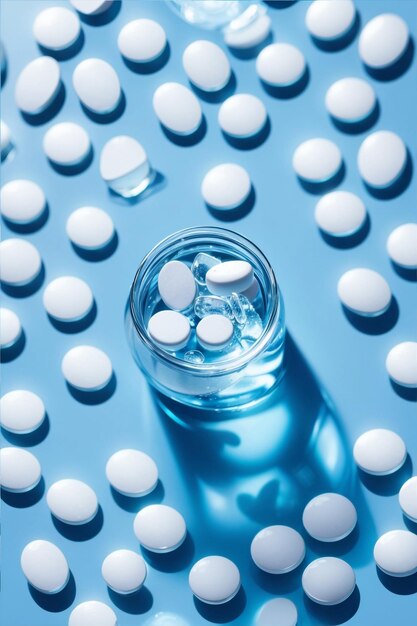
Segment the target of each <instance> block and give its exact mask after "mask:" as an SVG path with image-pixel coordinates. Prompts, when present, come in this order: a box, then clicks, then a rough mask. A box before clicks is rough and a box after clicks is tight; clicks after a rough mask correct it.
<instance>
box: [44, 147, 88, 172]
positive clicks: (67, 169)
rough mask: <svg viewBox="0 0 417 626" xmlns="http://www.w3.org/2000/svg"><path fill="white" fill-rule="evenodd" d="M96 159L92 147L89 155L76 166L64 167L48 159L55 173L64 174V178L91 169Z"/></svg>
mask: <svg viewBox="0 0 417 626" xmlns="http://www.w3.org/2000/svg"><path fill="white" fill-rule="evenodd" d="M93 158H94V148H93V146H92V145H90V149H89V151H88V154H86V156H85V157H84V158H83V159H82V160H81V161H80V162H79V163H75V164H74V165H62V164H60V163H54V161H51V159H48V163H49V165H50V166H51V167H52V169H53V170H55V172H57V173H58V174H62V176H77V174H81V173H82V172H84V171H85V170H86V169H87V168H88V167H90V165H91V163H92V162H93Z"/></svg>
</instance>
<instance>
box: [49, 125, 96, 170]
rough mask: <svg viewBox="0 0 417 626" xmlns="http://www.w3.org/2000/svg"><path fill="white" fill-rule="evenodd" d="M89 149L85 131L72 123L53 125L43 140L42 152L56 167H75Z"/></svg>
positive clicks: (88, 140) (88, 139)
mask: <svg viewBox="0 0 417 626" xmlns="http://www.w3.org/2000/svg"><path fill="white" fill-rule="evenodd" d="M90 149H91V144H90V137H89V136H88V133H87V131H86V130H84V128H83V127H82V126H80V125H79V124H74V123H73V122H61V123H60V124H54V126H51V128H50V129H49V130H48V131H47V132H46V133H45V136H44V138H43V151H44V152H45V154H46V156H47V157H48V159H49V160H50V161H52V162H53V163H56V164H57V165H63V166H70V165H77V164H78V163H81V162H82V161H83V160H84V159H85V158H86V157H87V155H88V153H89V152H90Z"/></svg>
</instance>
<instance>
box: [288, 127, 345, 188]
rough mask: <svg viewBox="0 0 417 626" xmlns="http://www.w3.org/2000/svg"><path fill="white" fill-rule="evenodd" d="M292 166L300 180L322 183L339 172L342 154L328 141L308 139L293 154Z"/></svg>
mask: <svg viewBox="0 0 417 626" xmlns="http://www.w3.org/2000/svg"><path fill="white" fill-rule="evenodd" d="M292 165H293V168H294V170H295V172H296V174H297V176H299V177H300V178H303V179H304V180H307V181H309V182H312V183H322V182H325V181H326V180H329V179H330V178H332V177H333V176H335V175H336V174H337V172H338V171H339V170H340V168H341V166H342V153H341V152H340V149H339V147H338V146H337V145H336V144H335V143H334V142H333V141H330V140H329V139H322V138H316V139H309V140H308V141H304V143H302V144H300V145H299V146H298V148H297V149H296V151H295V152H294V155H293V158H292Z"/></svg>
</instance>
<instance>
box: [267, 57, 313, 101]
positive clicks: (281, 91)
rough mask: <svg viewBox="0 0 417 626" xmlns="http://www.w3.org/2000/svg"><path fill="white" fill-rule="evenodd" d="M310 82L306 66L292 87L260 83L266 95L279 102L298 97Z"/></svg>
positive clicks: (308, 69) (308, 70)
mask: <svg viewBox="0 0 417 626" xmlns="http://www.w3.org/2000/svg"><path fill="white" fill-rule="evenodd" d="M309 82H310V68H309V67H308V65H306V68H305V70H304V72H303V74H302V76H300V78H299V79H298V80H297V81H296V82H295V83H293V84H292V85H286V86H280V87H279V86H274V85H268V83H265V82H264V81H261V84H262V87H263V88H264V89H265V91H266V93H267V94H269V95H270V96H272V98H277V99H279V100H289V99H291V98H296V97H297V96H299V95H300V94H301V93H302V92H303V91H305V89H306V88H307V86H308V84H309Z"/></svg>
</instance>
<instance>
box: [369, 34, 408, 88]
mask: <svg viewBox="0 0 417 626" xmlns="http://www.w3.org/2000/svg"><path fill="white" fill-rule="evenodd" d="M414 50H415V44H414V39H413V38H412V37H411V36H410V39H409V41H408V45H407V48H406V49H405V50H404V54H403V55H402V56H401V58H399V59H398V60H397V61H396V62H395V63H393V64H392V65H390V66H389V67H386V68H382V69H374V68H372V67H369V66H367V65H365V66H364V67H365V69H366V71H367V72H368V74H369V75H370V76H371V77H372V78H373V79H375V80H379V81H381V82H387V81H390V80H395V79H396V78H400V76H402V75H403V74H405V72H406V71H407V70H408V69H409V68H410V66H411V64H412V62H413V58H414Z"/></svg>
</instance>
